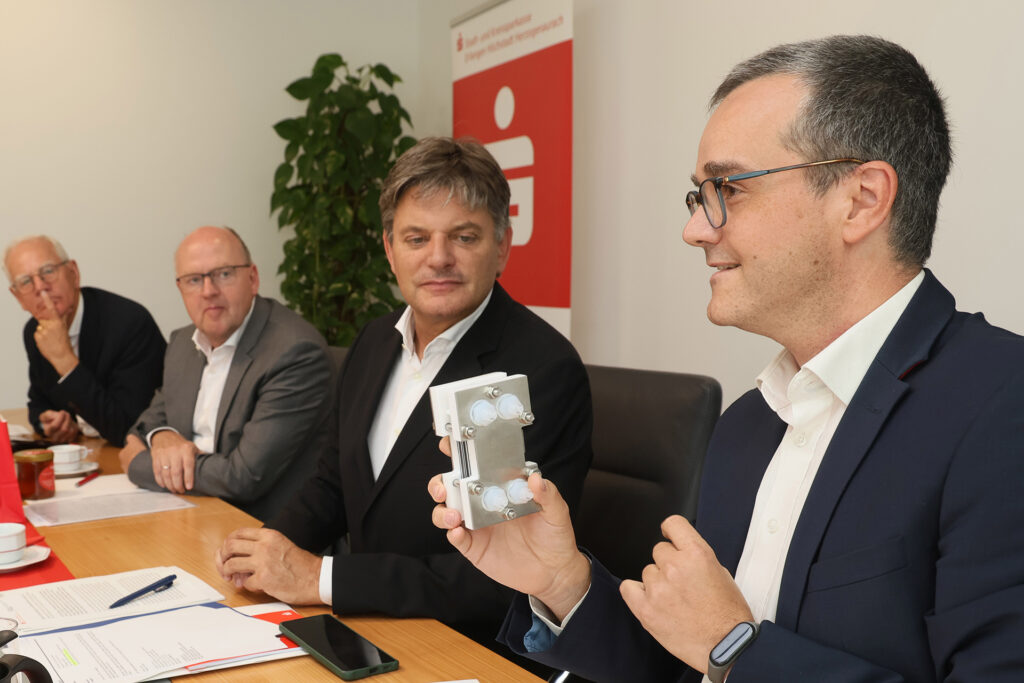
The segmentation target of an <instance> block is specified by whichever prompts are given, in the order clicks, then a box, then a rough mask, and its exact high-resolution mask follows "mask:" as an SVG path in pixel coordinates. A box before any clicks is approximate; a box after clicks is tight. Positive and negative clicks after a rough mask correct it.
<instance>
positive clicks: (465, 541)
mask: <svg viewBox="0 0 1024 683" xmlns="http://www.w3.org/2000/svg"><path fill="white" fill-rule="evenodd" d="M448 542H449V543H451V544H452V547H454V548H455V549H456V550H458V551H459V552H460V553H462V554H463V555H468V554H469V549H470V548H471V547H472V546H473V536H472V534H470V532H469V529H467V528H466V527H464V526H460V527H456V528H454V529H450V530H449V531H448Z"/></svg>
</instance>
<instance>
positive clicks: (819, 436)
mask: <svg viewBox="0 0 1024 683" xmlns="http://www.w3.org/2000/svg"><path fill="white" fill-rule="evenodd" d="M923 281H924V271H921V272H920V273H918V274H917V276H915V277H914V278H913V279H912V280H911V281H910V282H908V283H907V284H906V285H904V286H903V287H902V288H901V289H900V290H899V291H898V292H896V293H895V294H894V295H893V296H891V297H890V298H889V299H888V300H886V302H885V303H883V304H882V305H881V306H879V307H878V308H876V309H875V310H874V311H872V312H871V313H869V314H868V315H867V316H865V317H864V318H861V319H860V320H859V321H858V322H857V323H856V324H854V325H853V326H852V327H851V328H850V329H848V330H846V332H844V333H843V334H842V335H840V336H839V338H838V339H836V340H835V341H833V342H832V343H831V344H829V345H828V346H826V347H825V348H824V349H822V350H821V351H820V352H819V353H818V355H816V356H814V358H812V359H810V360H809V361H807V362H806V363H805V364H804V366H803V367H802V368H798V367H797V365H796V361H795V360H794V359H793V355H792V354H791V353H790V352H789V351H786V350H785V349H783V351H782V352H780V353H779V355H778V356H777V357H776V358H775V360H773V361H772V362H771V363H770V364H769V365H768V367H767V368H765V369H764V371H763V372H762V373H761V374H760V375H758V377H757V388H758V389H759V390H760V392H761V395H762V396H764V400H765V403H767V404H768V407H770V408H771V409H772V410H773V411H775V413H776V414H777V415H778V416H779V418H780V419H781V420H782V421H783V422H785V423H786V424H787V425H788V426H787V428H786V433H785V435H784V436H783V437H782V441H781V442H780V443H779V446H778V448H776V449H775V455H773V456H772V460H771V462H770V463H769V464H768V468H767V469H766V470H765V473H764V477H763V478H762V479H761V486H760V487H759V488H758V490H757V498H756V499H755V500H754V512H753V515H752V516H751V518H750V526H749V527H748V528H747V539H746V542H745V543H744V545H743V554H742V555H741V556H740V562H739V565H738V566H737V568H736V584H737V585H738V586H739V589H740V591H741V592H742V593H743V597H744V598H746V600H747V604H748V605H749V606H750V611H751V612H752V613H753V614H754V621H756V622H761V621H765V620H767V621H775V614H776V611H777V608H778V604H779V588H780V586H781V585H782V570H783V568H784V566H785V563H786V556H787V555H788V554H789V545H790V542H791V541H792V540H793V532H794V530H795V529H796V525H797V523H798V522H799V520H800V513H801V512H802V511H803V507H804V501H806V500H807V493H808V492H809V491H810V489H811V484H813V483H814V477H815V476H816V475H817V473H818V467H819V466H820V465H821V461H822V458H824V456H825V451H826V450H828V446H829V444H830V443H831V442H832V436H833V435H834V434H835V432H836V428H837V427H838V426H839V422H840V420H842V419H843V414H844V413H845V412H846V407H847V406H849V405H850V401H852V400H853V396H854V394H856V393H857V389H858V387H860V383H861V381H862V380H863V379H864V375H866V374H867V371H868V368H869V367H870V366H871V363H872V362H873V361H874V360H875V356H877V355H878V350H879V349H880V348H882V344H883V343H885V340H886V338H888V336H889V333H890V332H892V329H893V328H894V327H895V326H896V323H897V322H898V321H899V319H900V316H901V315H903V311H904V310H906V308H907V305H908V304H909V303H910V300H911V298H913V296H914V294H915V292H917V289H918V287H920V286H921V282H923ZM704 683H708V677H707V676H705V677H704Z"/></svg>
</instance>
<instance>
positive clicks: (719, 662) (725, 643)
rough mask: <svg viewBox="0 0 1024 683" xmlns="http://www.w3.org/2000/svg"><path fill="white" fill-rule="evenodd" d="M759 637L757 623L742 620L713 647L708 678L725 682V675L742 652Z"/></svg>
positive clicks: (716, 681)
mask: <svg viewBox="0 0 1024 683" xmlns="http://www.w3.org/2000/svg"><path fill="white" fill-rule="evenodd" d="M755 638H757V624H755V623H754V622H752V621H741V622H740V623H738V624H736V626H734V627H733V629H732V630H731V631H729V633H728V634H727V635H726V636H725V638H722V639H721V640H720V641H718V645H715V646H714V647H713V648H711V654H710V655H709V656H708V680H710V681H711V683H723V681H725V675H726V674H727V673H729V669H730V668H732V665H733V664H734V663H735V662H736V659H737V658H738V657H739V656H740V654H741V653H742V652H743V651H744V650H746V649H747V648H748V647H750V644H751V643H753V642H754V639H755Z"/></svg>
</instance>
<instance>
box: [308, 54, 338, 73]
mask: <svg viewBox="0 0 1024 683" xmlns="http://www.w3.org/2000/svg"><path fill="white" fill-rule="evenodd" d="M339 66H345V60H344V59H342V58H341V55H339V54H337V53H336V52H329V53H327V54H324V55H320V56H319V57H317V60H316V64H314V65H313V71H318V70H320V69H328V70H329V71H331V72H332V73H333V72H334V70H335V69H337V68H338V67H339Z"/></svg>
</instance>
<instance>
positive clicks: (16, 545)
mask: <svg viewBox="0 0 1024 683" xmlns="http://www.w3.org/2000/svg"><path fill="white" fill-rule="evenodd" d="M24 554H25V525H24V524H15V523H14V522H6V523H4V524H0V566H2V565H5V564H11V563H12V562H17V561H18V560H20V559H21V557H22V556H23V555H24Z"/></svg>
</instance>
